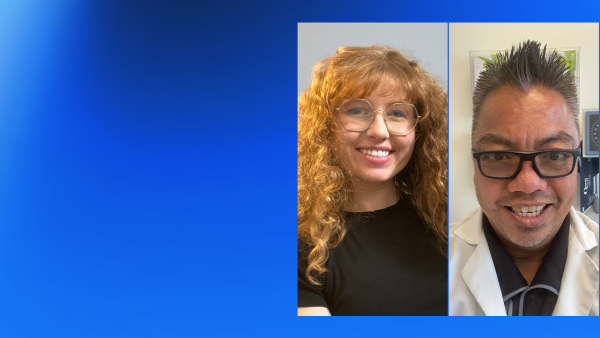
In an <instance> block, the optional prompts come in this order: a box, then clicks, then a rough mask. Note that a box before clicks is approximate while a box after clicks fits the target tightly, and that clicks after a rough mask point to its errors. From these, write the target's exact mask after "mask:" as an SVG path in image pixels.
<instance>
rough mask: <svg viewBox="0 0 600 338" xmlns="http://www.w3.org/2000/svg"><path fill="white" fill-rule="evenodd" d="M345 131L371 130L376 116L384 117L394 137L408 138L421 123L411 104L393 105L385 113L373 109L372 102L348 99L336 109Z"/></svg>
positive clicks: (415, 109)
mask: <svg viewBox="0 0 600 338" xmlns="http://www.w3.org/2000/svg"><path fill="white" fill-rule="evenodd" d="M335 110H337V111H338V112H339V115H340V120H341V122H342V126H343V127H344V129H346V130H348V131H365V130H367V129H369V127H370V126H371V124H372V123H373V120H374V119H375V115H376V114H381V115H383V120H384V121H385V125H386V126H387V129H388V132H389V133H390V134H392V135H399V136H406V135H409V134H410V133H412V132H413V130H415V126H416V125H417V122H418V121H419V118H420V117H421V116H419V114H418V113H417V108H415V106H413V105H412V104H410V103H393V104H392V105H391V106H390V107H389V108H388V109H386V110H385V111H384V110H382V109H377V110H375V109H373V106H372V105H371V102H369V101H367V100H364V99H347V100H345V101H344V102H343V103H342V105H341V106H340V107H339V108H336V109H335Z"/></svg>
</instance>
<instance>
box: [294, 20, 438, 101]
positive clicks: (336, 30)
mask: <svg viewBox="0 0 600 338" xmlns="http://www.w3.org/2000/svg"><path fill="white" fill-rule="evenodd" d="M370 46H388V47H393V48H396V49H397V50H398V51H400V53H402V54H403V55H404V56H405V57H406V58H407V59H408V60H411V61H415V62H417V63H418V64H419V65H420V66H421V67H422V68H423V69H424V70H425V71H426V72H427V73H429V74H430V75H432V76H433V77H434V78H435V79H436V80H437V81H438V83H439V84H440V85H441V86H442V87H443V88H444V89H445V90H447V88H448V81H447V78H448V59H447V55H448V24H447V23H298V97H300V94H302V92H304V91H305V90H306V89H307V88H308V87H309V86H310V81H311V74H312V69H313V67H314V66H315V65H316V64H317V63H318V62H320V61H322V60H324V59H326V58H328V57H330V56H333V55H335V52H336V50H337V49H338V48H340V47H370Z"/></svg>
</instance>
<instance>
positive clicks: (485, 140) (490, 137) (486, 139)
mask: <svg viewBox="0 0 600 338" xmlns="http://www.w3.org/2000/svg"><path fill="white" fill-rule="evenodd" d="M475 143H476V144H478V145H486V144H497V145H502V146H505V147H508V148H509V149H516V145H515V144H514V143H512V142H511V141H509V140H508V139H506V138H504V137H502V136H500V135H497V134H490V133H488V134H485V135H483V136H482V137H481V138H480V139H479V141H477V142H475Z"/></svg>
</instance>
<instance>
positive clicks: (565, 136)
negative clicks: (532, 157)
mask: <svg viewBox="0 0 600 338" xmlns="http://www.w3.org/2000/svg"><path fill="white" fill-rule="evenodd" d="M555 142H563V143H569V144H570V145H571V148H573V146H574V144H576V142H575V139H574V138H573V137H572V136H571V135H570V134H569V133H567V132H566V131H562V130H561V131H557V132H556V133H553V134H550V136H548V137H546V138H544V139H543V140H541V141H539V142H538V143H537V147H536V148H538V149H542V148H544V147H546V146H548V145H550V144H552V143H555Z"/></svg>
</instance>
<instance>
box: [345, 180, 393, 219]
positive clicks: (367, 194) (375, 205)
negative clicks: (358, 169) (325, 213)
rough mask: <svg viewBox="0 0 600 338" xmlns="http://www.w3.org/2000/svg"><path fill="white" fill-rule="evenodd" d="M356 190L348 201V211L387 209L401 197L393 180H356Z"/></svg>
mask: <svg viewBox="0 0 600 338" xmlns="http://www.w3.org/2000/svg"><path fill="white" fill-rule="evenodd" d="M353 183H354V192H353V193H352V197H351V198H350V200H349V201H348V202H347V203H346V208H345V209H346V211H351V212H363V211H374V210H380V209H385V208H387V207H390V206H392V205H394V204H396V203H397V202H398V200H399V199H400V197H399V196H398V191H397V189H396V185H395V184H394V181H393V180H389V181H386V182H382V183H372V182H364V181H360V180H354V182H353Z"/></svg>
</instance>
